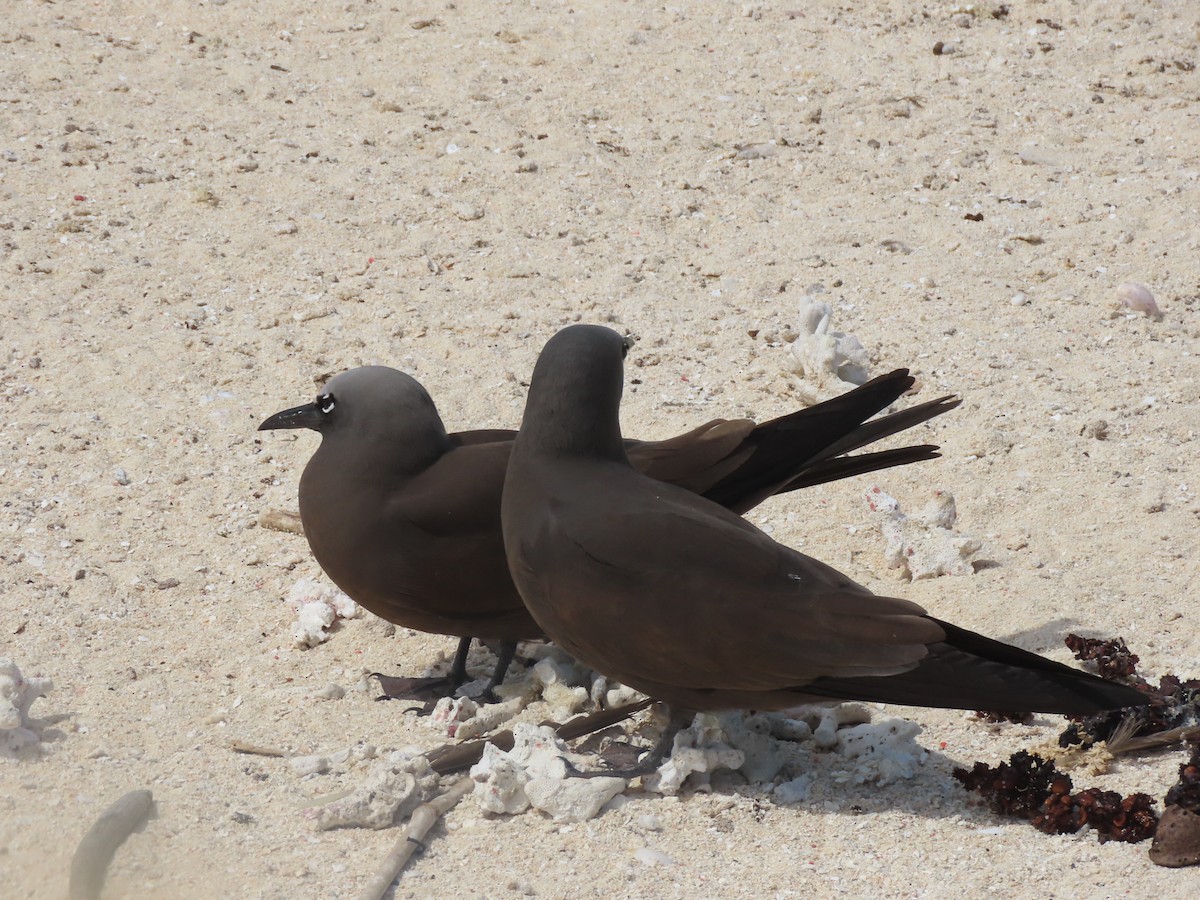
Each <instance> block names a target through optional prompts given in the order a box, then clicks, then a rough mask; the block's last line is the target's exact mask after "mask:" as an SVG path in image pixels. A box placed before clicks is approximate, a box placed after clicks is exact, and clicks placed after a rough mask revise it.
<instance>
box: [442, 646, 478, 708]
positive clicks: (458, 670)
mask: <svg viewBox="0 0 1200 900" xmlns="http://www.w3.org/2000/svg"><path fill="white" fill-rule="evenodd" d="M472 640H474V639H473V638H469V637H465V638H459V639H458V650H456V651H455V653H454V665H452V666H451V667H450V675H449V676H448V677H449V679H450V694H451V695H452V694H453V693H454V692H455V691H457V690H458V689H459V688H460V687H462V686H463V685H464V684H466V683H467V654H468V653H470V652H471V641H472Z"/></svg>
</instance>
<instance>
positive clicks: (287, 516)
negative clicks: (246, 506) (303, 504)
mask: <svg viewBox="0 0 1200 900" xmlns="http://www.w3.org/2000/svg"><path fill="white" fill-rule="evenodd" d="M258 524H259V525H260V526H262V527H263V528H268V529H270V530H271V531H286V532H288V533H289V534H304V524H303V523H302V522H301V521H300V513H294V512H291V511H290V510H286V509H264V510H263V511H262V514H261V515H259V517H258Z"/></svg>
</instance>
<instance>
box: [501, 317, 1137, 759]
mask: <svg viewBox="0 0 1200 900" xmlns="http://www.w3.org/2000/svg"><path fill="white" fill-rule="evenodd" d="M627 348H628V344H627V343H626V341H625V340H624V339H623V338H622V337H621V336H620V335H618V334H617V333H616V332H614V331H612V330H610V329H607V328H602V327H599V326H588V325H573V326H570V327H568V328H565V329H563V330H562V331H560V332H558V334H556V335H555V336H554V337H552V338H551V339H550V341H549V342H548V343H547V344H546V347H545V349H544V350H543V351H542V354H541V356H540V357H539V359H538V362H537V366H536V368H535V369H534V372H533V378H532V379H531V383H530V387H529V396H528V400H527V402H526V406H525V416H524V419H523V421H522V423H521V429H520V431H519V432H518V434H517V437H516V440H515V442H514V444H513V450H512V454H511V459H510V461H509V466H508V474H507V478H506V481H505V485H504V497H503V501H502V524H503V531H504V543H505V547H506V551H507V555H508V563H509V569H510V570H511V572H512V575H513V580H514V582H515V583H516V585H517V588H518V590H519V591H520V593H521V597H522V598H523V599H524V601H525V605H526V606H527V607H528V608H529V611H530V613H532V615H533V618H534V619H535V620H536V621H537V624H538V625H539V626H540V627H541V629H542V630H543V631H544V632H545V633H546V635H547V636H548V637H549V638H550V639H551V640H552V641H554V642H555V643H556V644H558V645H559V646H561V647H562V648H563V649H565V650H566V651H567V652H568V653H570V654H572V655H573V656H575V657H576V658H577V659H579V661H580V662H582V663H584V664H586V665H588V666H591V667H592V668H594V669H595V670H597V671H598V672H601V673H603V674H604V675H606V676H608V677H610V678H614V679H616V680H617V681H620V682H621V683H623V684H626V685H628V686H630V687H633V688H636V689H637V690H639V691H642V692H643V693H646V694H648V695H650V696H651V697H654V698H656V699H658V700H661V701H664V702H665V703H667V704H668V705H669V706H670V707H671V709H672V713H673V718H672V723H673V725H674V726H675V727H676V728H677V727H679V726H681V725H683V724H684V723H686V721H687V720H688V718H689V717H690V714H691V713H694V712H697V711H701V710H719V709H737V708H752V709H758V710H778V709H785V708H788V707H792V706H796V705H798V704H802V703H812V702H820V701H840V700H866V701H876V702H883V703H900V704H906V705H912V706H933V707H949V708H957V709H999V710H1011V711H1014V712H1050V713H1063V714H1066V715H1086V714H1091V713H1097V712H1101V711H1103V710H1108V709H1117V708H1121V707H1125V706H1135V705H1144V704H1145V703H1146V698H1145V696H1144V695H1143V694H1142V693H1141V692H1139V691H1137V690H1135V689H1134V688H1132V687H1127V686H1125V685H1120V684H1115V683H1112V682H1108V681H1104V680H1102V679H1100V678H1097V677H1096V676H1094V675H1089V674H1087V673H1085V672H1081V671H1078V670H1076V669H1072V668H1070V667H1069V666H1065V665H1062V664H1061V663H1057V662H1054V661H1052V660H1049V659H1045V658H1043V657H1041V656H1038V655H1036V654H1034V653H1030V652H1028V651H1026V650H1022V649H1020V648H1018V647H1013V646H1010V645H1008V644H1004V643H1001V642H999V641H995V640H992V639H990V638H986V637H984V636H982V635H979V634H975V633H974V632H971V631H968V630H966V629H964V628H959V627H957V626H955V625H951V624H950V623H948V622H943V621H941V620H939V619H936V618H934V617H932V616H930V615H928V614H926V612H925V610H924V609H922V608H921V607H920V606H918V605H917V604H915V603H910V602H909V601H907V600H899V599H895V598H892V597H882V596H877V595H875V594H872V593H871V592H870V591H868V590H867V589H866V588H864V587H862V586H861V585H859V584H856V583H855V582H854V581H852V580H851V579H849V578H847V577H846V576H845V575H843V574H842V573H840V572H838V571H836V570H835V569H833V568H831V567H830V566H827V565H825V564H824V563H822V562H819V561H818V560H816V559H813V558H811V557H808V556H805V555H804V554H802V553H799V552H798V551H796V550H792V549H791V548H789V547H786V546H784V545H782V544H779V543H777V542H776V541H774V540H772V539H771V538H770V537H768V536H767V535H766V534H764V533H763V532H762V531H760V530H759V529H758V528H755V527H754V526H753V525H752V524H750V523H749V522H747V521H746V520H745V519H743V518H741V517H740V516H738V515H736V514H734V513H732V512H730V511H729V510H727V509H725V508H724V507H722V506H720V505H719V504H716V503H713V502H711V501H709V500H707V499H705V498H704V497H701V496H697V495H696V494H694V493H691V492H689V491H685V490H681V489H679V488H676V487H674V486H672V485H669V484H663V483H662V482H659V481H655V480H653V479H650V478H647V477H646V476H645V475H643V474H642V473H640V472H638V471H637V469H636V468H634V467H633V466H632V465H631V464H630V459H629V453H628V451H627V450H626V446H625V442H624V441H623V440H622V438H621V429H620V423H619V421H618V413H619V408H620V402H621V390H622V378H623V372H622V369H623V358H624V356H625V353H626V351H627ZM660 747H662V745H660ZM649 762H653V763H657V760H651V761H647V763H649ZM647 763H643V765H642V767H639V769H638V770H637V772H634V773H632V774H636V773H638V772H641V771H644V770H645V767H646V765H647ZM622 774H631V773H630V772H626V773H622Z"/></svg>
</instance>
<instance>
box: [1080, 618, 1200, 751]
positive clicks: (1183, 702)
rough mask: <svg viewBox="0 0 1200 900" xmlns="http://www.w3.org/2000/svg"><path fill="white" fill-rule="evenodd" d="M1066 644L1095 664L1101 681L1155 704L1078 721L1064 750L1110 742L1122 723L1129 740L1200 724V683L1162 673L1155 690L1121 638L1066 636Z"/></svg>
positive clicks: (1134, 654) (1086, 660)
mask: <svg viewBox="0 0 1200 900" xmlns="http://www.w3.org/2000/svg"><path fill="white" fill-rule="evenodd" d="M1065 643H1066V645H1067V647H1069V648H1070V650H1071V652H1072V653H1074V654H1075V658H1076V659H1078V660H1080V661H1081V662H1094V663H1095V664H1096V669H1097V672H1098V674H1099V675H1100V676H1101V677H1103V678H1107V679H1109V680H1110V681H1120V682H1123V683H1126V684H1130V685H1133V686H1134V687H1136V688H1137V689H1138V690H1140V691H1143V692H1144V693H1145V694H1147V695H1148V696H1149V697H1150V699H1151V704H1150V705H1149V706H1145V707H1141V708H1139V709H1136V710H1127V711H1123V710H1113V711H1112V712H1106V713H1101V714H1100V715H1097V716H1089V717H1087V718H1082V719H1077V720H1076V721H1074V722H1072V723H1071V725H1069V726H1068V727H1067V729H1066V730H1065V731H1063V733H1062V734H1061V735H1059V738H1058V743H1059V746H1060V747H1070V746H1072V745H1074V744H1081V745H1082V746H1083V747H1085V748H1086V747H1090V746H1091V745H1092V744H1096V743H1099V742H1100V741H1107V740H1108V739H1109V738H1110V737H1111V736H1112V735H1113V733H1114V732H1115V731H1116V730H1117V729H1118V727H1119V726H1121V723H1122V722H1123V721H1124V722H1126V723H1127V724H1126V725H1125V730H1126V731H1127V732H1128V733H1127V736H1128V737H1135V736H1144V735H1153V734H1160V733H1162V732H1166V731H1173V730H1175V729H1183V728H1188V727H1190V726H1194V725H1197V724H1200V679H1192V680H1189V681H1184V680H1183V679H1181V678H1179V677H1178V676H1176V675H1164V676H1162V678H1160V679H1159V681H1158V685H1157V686H1156V685H1153V684H1151V683H1150V682H1149V681H1147V680H1146V679H1145V678H1143V677H1142V676H1141V675H1140V674H1138V671H1137V664H1138V656H1137V654H1136V653H1133V652H1132V651H1130V649H1129V648H1128V647H1127V646H1126V644H1125V640H1124V639H1123V638H1120V637H1116V638H1109V639H1098V638H1085V637H1080V636H1079V635H1077V634H1068V635H1067V637H1066V638H1065Z"/></svg>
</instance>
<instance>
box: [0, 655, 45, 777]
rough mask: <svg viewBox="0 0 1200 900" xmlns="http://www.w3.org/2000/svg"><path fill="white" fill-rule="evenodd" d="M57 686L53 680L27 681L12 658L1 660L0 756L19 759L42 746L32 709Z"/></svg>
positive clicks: (35, 679)
mask: <svg viewBox="0 0 1200 900" xmlns="http://www.w3.org/2000/svg"><path fill="white" fill-rule="evenodd" d="M53 687H54V682H53V681H51V680H50V679H49V678H37V677H33V678H26V677H25V676H24V675H22V674H21V670H20V669H19V668H17V664H16V663H15V662H13V661H12V660H11V659H7V658H2V657H0V756H18V755H20V754H21V753H23V752H25V751H27V750H30V749H31V748H34V747H37V746H39V745H40V744H41V741H42V738H41V735H40V734H38V733H37V732H36V731H34V730H33V729H32V728H30V724H31V723H30V721H29V707H30V706H32V705H33V701H34V700H36V699H37V698H38V697H45V696H46V694H48V693H50V691H51V689H52V688H53Z"/></svg>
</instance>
